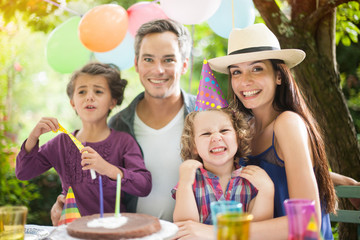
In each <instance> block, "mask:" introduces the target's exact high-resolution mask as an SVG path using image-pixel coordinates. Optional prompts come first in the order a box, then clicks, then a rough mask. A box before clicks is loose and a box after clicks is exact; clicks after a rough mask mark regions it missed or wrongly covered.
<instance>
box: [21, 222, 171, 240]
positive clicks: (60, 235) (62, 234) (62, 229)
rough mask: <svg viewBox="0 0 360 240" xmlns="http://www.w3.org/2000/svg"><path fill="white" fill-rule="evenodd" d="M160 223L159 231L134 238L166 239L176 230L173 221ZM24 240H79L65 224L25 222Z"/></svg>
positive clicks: (147, 239)
mask: <svg viewBox="0 0 360 240" xmlns="http://www.w3.org/2000/svg"><path fill="white" fill-rule="evenodd" d="M160 225H161V230H160V231H159V232H157V233H154V234H152V235H149V236H146V237H143V238H136V239H138V240H161V239H163V240H166V239H170V238H171V237H173V236H174V235H175V234H176V232H177V231H178V227H177V226H176V225H175V224H174V223H171V222H168V221H165V220H160ZM45 235H46V236H45ZM25 240H79V238H74V237H71V236H69V235H68V234H67V231H66V225H61V226H58V227H53V226H41V225H34V224H26V225H25ZM133 240H135V238H134V239H133Z"/></svg>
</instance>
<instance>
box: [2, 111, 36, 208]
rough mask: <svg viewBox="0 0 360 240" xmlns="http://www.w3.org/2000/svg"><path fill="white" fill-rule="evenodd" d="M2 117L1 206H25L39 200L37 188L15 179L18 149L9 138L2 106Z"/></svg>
mask: <svg viewBox="0 0 360 240" xmlns="http://www.w3.org/2000/svg"><path fill="white" fill-rule="evenodd" d="M0 110H1V117H0V120H1V121H0V206H1V205H25V206H29V203H30V201H32V200H34V199H37V198H39V194H38V193H37V192H36V191H37V186H36V185H35V184H31V183H29V182H28V181H19V180H18V179H17V178H16V177H15V172H14V167H13V166H14V161H15V153H16V149H17V148H16V147H15V145H14V143H13V142H12V141H11V139H10V138H9V137H8V135H9V129H8V126H7V122H6V116H5V115H4V107H3V106H1V109H0Z"/></svg>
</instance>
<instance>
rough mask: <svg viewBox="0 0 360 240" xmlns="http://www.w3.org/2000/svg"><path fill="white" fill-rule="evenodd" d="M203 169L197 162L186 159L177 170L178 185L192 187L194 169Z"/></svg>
mask: <svg viewBox="0 0 360 240" xmlns="http://www.w3.org/2000/svg"><path fill="white" fill-rule="evenodd" d="M198 168H203V164H202V163H201V162H199V161H197V160H193V159H188V160H186V161H184V162H183V163H182V164H181V165H180V168H179V175H180V176H179V184H180V183H182V184H189V185H192V184H193V183H194V181H195V172H196V169H198Z"/></svg>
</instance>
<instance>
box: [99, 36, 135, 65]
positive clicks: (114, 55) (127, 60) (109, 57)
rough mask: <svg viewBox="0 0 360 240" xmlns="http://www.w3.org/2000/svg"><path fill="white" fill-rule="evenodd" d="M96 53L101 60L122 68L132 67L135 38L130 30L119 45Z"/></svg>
mask: <svg viewBox="0 0 360 240" xmlns="http://www.w3.org/2000/svg"><path fill="white" fill-rule="evenodd" d="M94 55H95V58H96V59H97V60H99V61H100V62H102V63H112V64H115V65H116V66H118V67H119V68H120V70H125V69H128V68H131V67H132V66H133V65H134V59H135V50H134V38H133V36H132V35H131V34H130V33H129V32H128V33H127V34H126V36H125V38H124V40H123V41H122V42H121V43H120V44H119V46H117V47H116V48H114V49H113V50H110V51H108V52H104V53H96V52H95V53H94Z"/></svg>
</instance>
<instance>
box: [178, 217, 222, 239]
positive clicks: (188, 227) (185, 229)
mask: <svg viewBox="0 0 360 240" xmlns="http://www.w3.org/2000/svg"><path fill="white" fill-rule="evenodd" d="M175 224H176V225H177V226H178V227H179V231H178V232H177V233H176V235H175V236H174V237H173V238H172V240H175V239H179V240H186V239H194V240H201V239H203V240H209V239H215V233H214V226H213V225H206V224H203V223H199V222H194V221H190V220H188V221H181V222H175Z"/></svg>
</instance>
